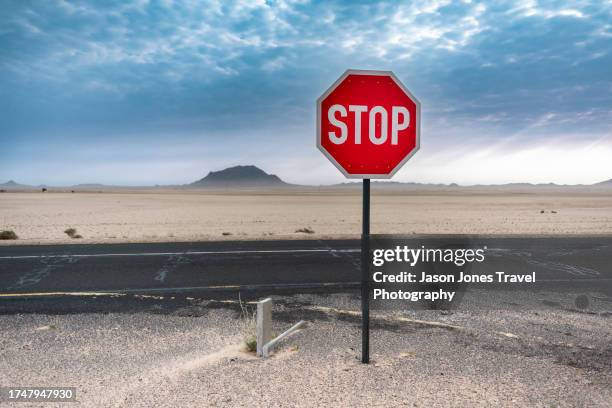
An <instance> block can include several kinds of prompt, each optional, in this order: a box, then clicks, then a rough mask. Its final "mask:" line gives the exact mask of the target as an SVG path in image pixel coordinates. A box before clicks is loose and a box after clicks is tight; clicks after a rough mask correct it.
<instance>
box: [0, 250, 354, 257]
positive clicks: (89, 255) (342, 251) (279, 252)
mask: <svg viewBox="0 0 612 408" xmlns="http://www.w3.org/2000/svg"><path fill="white" fill-rule="evenodd" d="M310 252H313V253H316V252H319V253H321V252H329V253H332V254H333V253H350V252H361V249H269V250H236V251H192V252H137V253H111V254H69V255H15V256H0V259H40V258H104V257H113V256H114V257H117V256H172V255H187V256H189V255H224V254H229V255H243V254H291V253H310Z"/></svg>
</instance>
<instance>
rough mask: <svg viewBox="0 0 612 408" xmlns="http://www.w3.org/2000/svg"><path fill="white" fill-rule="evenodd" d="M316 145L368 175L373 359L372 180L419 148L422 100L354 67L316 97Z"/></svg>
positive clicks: (366, 289)
mask: <svg viewBox="0 0 612 408" xmlns="http://www.w3.org/2000/svg"><path fill="white" fill-rule="evenodd" d="M316 126H317V140H316V141H317V148H318V149H319V150H321V152H322V153H323V154H324V155H325V156H326V157H327V158H328V159H329V160H330V161H331V162H332V163H333V164H334V166H336V167H337V168H338V170H340V171H341V172H342V174H344V175H345V176H346V177H347V178H358V179H363V231H362V234H361V313H362V333H361V340H362V343H361V344H362V347H361V348H362V350H361V361H362V362H363V363H365V364H367V363H368V362H369V361H370V179H389V178H391V177H393V175H394V174H395V173H396V172H397V171H398V170H399V169H400V168H401V167H402V166H403V165H404V164H405V163H406V162H407V161H408V160H409V159H410V158H411V157H412V156H413V155H414V154H415V153H416V152H417V150H419V146H420V133H421V104H420V103H419V101H418V100H417V99H416V98H415V97H414V95H412V94H411V93H410V91H409V90H408V88H406V87H405V86H404V85H403V84H402V83H401V82H400V80H399V79H398V78H397V77H396V76H395V75H394V74H393V72H390V71H363V70H356V69H349V70H347V71H346V72H345V73H344V74H342V75H341V76H340V78H338V80H336V82H334V83H333V85H332V86H330V87H329V88H328V89H327V90H326V91H325V93H323V95H321V96H320V97H319V99H317V122H316Z"/></svg>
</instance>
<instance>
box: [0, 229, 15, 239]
mask: <svg viewBox="0 0 612 408" xmlns="http://www.w3.org/2000/svg"><path fill="white" fill-rule="evenodd" d="M17 238H19V237H18V236H17V234H15V231H12V230H4V231H1V232H0V239H17Z"/></svg>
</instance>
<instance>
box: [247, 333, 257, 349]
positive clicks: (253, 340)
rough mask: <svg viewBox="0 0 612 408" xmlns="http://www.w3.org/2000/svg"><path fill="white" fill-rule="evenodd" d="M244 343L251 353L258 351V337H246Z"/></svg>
mask: <svg viewBox="0 0 612 408" xmlns="http://www.w3.org/2000/svg"><path fill="white" fill-rule="evenodd" d="M244 345H245V348H246V351H248V352H249V353H255V352H256V351H257V337H255V336H250V337H247V338H246V339H244Z"/></svg>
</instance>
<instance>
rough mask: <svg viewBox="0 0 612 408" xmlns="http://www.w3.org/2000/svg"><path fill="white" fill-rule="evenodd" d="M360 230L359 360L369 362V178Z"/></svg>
mask: <svg viewBox="0 0 612 408" xmlns="http://www.w3.org/2000/svg"><path fill="white" fill-rule="evenodd" d="M362 223H363V229H362V232H361V362H362V363H364V364H368V363H369V362H370V179H363V216H362Z"/></svg>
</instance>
